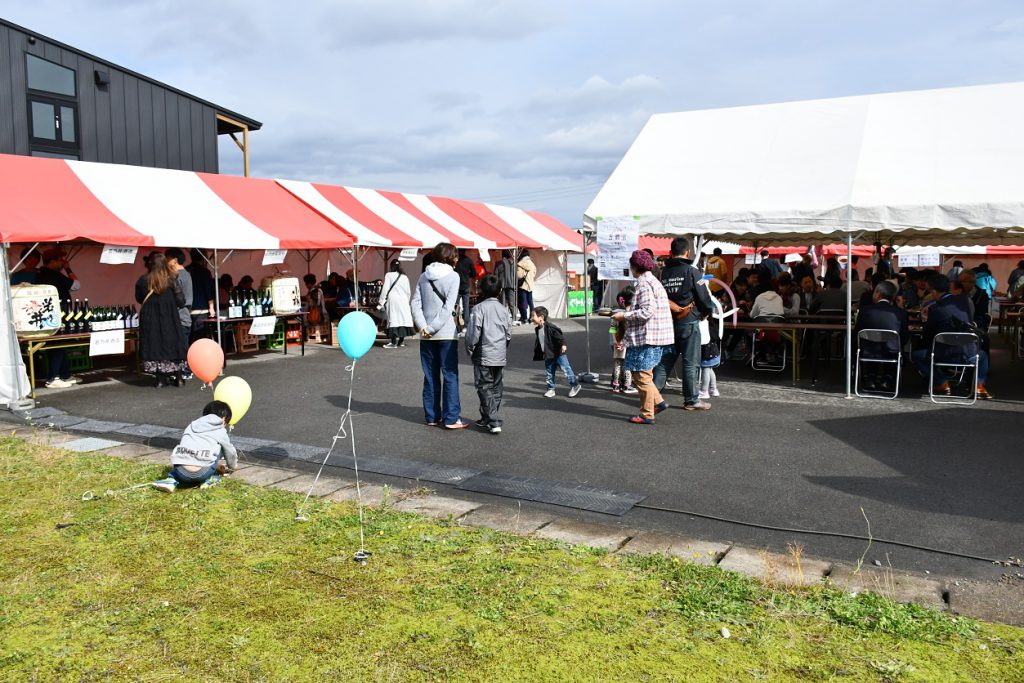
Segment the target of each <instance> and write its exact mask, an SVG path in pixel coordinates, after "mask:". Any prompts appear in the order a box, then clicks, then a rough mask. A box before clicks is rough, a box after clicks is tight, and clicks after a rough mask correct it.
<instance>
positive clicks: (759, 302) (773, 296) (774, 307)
mask: <svg viewBox="0 0 1024 683" xmlns="http://www.w3.org/2000/svg"><path fill="white" fill-rule="evenodd" d="M785 315H786V306H785V304H784V303H783V301H782V297H781V296H779V293H778V292H776V291H775V290H774V289H767V290H765V291H763V292H761V293H760V294H758V295H757V298H756V299H754V305H753V306H751V307H750V319H751V320H759V319H764V318H775V317H778V318H781V317H783V316H785Z"/></svg>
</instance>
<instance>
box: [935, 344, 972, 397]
mask: <svg viewBox="0 0 1024 683" xmlns="http://www.w3.org/2000/svg"><path fill="white" fill-rule="evenodd" d="M940 347H945V349H943V348H940ZM979 347H980V340H979V339H978V335H976V334H974V333H973V332H940V333H939V334H937V335H935V339H934V340H932V353H931V365H930V366H929V369H928V397H929V398H930V399H931V400H932V403H947V404H948V403H955V404H957V405H967V406H970V405H974V404H975V403H976V402H977V401H978V348H979ZM957 350H959V351H960V353H961V354H962V355H961V358H962V359H963V360H962V361H961V362H953V361H941V362H939V361H936V360H935V357H936V353H937V352H943V351H944V353H943V355H947V356H950V357H953V356H955V353H956V351H957ZM969 353H971V354H973V355H967V354H969ZM936 369H939V370H940V371H941V372H943V375H946V376H948V377H949V379H950V380H953V381H955V382H957V383H960V382H963V380H964V377H965V376H966V374H967V371H968V370H970V369H973V370H974V375H973V378H972V380H971V393H970V395H969V396H953V397H939V396H936V395H935V370H936Z"/></svg>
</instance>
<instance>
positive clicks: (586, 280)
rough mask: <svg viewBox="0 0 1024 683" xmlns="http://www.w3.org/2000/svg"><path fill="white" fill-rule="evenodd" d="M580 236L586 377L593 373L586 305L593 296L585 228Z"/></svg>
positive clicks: (588, 317) (587, 308) (591, 375)
mask: <svg viewBox="0 0 1024 683" xmlns="http://www.w3.org/2000/svg"><path fill="white" fill-rule="evenodd" d="M580 236H581V237H582V238H583V315H584V316H585V317H586V326H587V376H588V378H590V377H593V375H594V373H593V371H591V369H590V306H589V305H588V304H589V303H590V302H591V301H592V300H593V298H594V294H593V292H591V291H590V289H591V283H590V268H588V267H587V233H586V231H585V230H580ZM565 313H566V315H568V314H569V311H568V308H567V309H566V312H565Z"/></svg>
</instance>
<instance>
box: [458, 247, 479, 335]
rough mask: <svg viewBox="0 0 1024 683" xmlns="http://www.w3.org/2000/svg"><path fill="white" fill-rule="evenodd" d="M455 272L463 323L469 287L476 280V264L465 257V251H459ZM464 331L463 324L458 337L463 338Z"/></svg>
mask: <svg viewBox="0 0 1024 683" xmlns="http://www.w3.org/2000/svg"><path fill="white" fill-rule="evenodd" d="M455 272H456V273H458V274H459V304H460V305H461V306H462V319H463V321H466V320H469V287H470V285H471V284H472V282H473V280H475V279H476V264H475V263H473V259H471V258H470V257H469V256H467V255H466V250H465V249H459V260H458V261H457V262H456V263H455ZM465 334H466V329H465V323H463V326H462V329H461V330H459V336H460V337H462V336H465Z"/></svg>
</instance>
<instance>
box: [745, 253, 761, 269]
mask: <svg viewBox="0 0 1024 683" xmlns="http://www.w3.org/2000/svg"><path fill="white" fill-rule="evenodd" d="M760 262H761V256H760V254H747V255H745V256H744V257H743V263H745V264H746V265H748V266H753V265H755V264H758V263H760Z"/></svg>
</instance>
